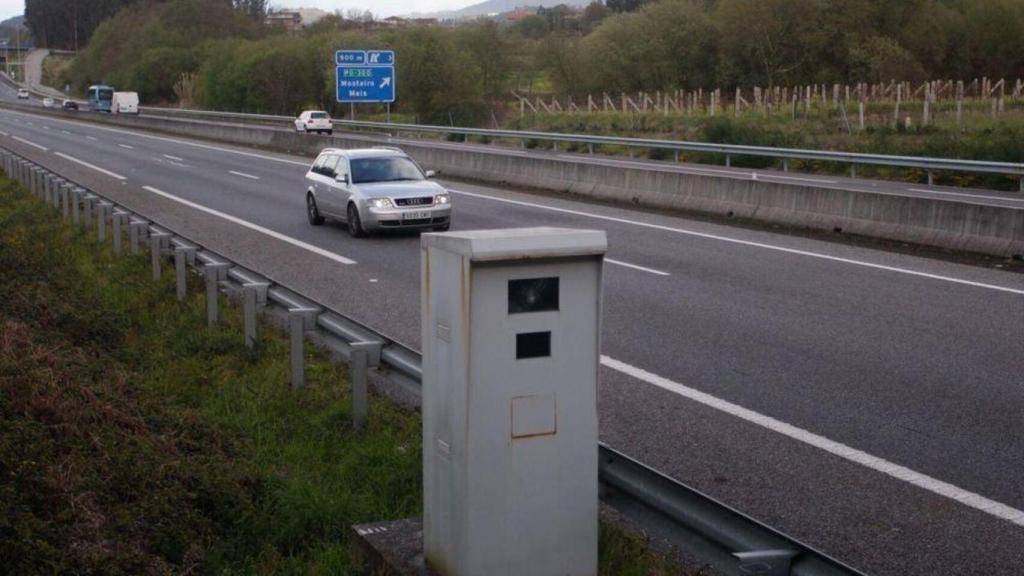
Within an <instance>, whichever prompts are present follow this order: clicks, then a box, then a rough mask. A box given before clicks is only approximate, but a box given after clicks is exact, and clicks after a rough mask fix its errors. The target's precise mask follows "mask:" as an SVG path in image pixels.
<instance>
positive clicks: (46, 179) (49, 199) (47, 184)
mask: <svg viewBox="0 0 1024 576" xmlns="http://www.w3.org/2000/svg"><path fill="white" fill-rule="evenodd" d="M53 178H54V176H53V174H50V173H48V172H46V173H43V199H44V200H45V201H46V203H47V204H51V205H52V204H53V196H51V194H52V193H53V192H52V191H53Z"/></svg>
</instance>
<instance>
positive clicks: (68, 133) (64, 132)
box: [61, 130, 71, 136]
mask: <svg viewBox="0 0 1024 576" xmlns="http://www.w3.org/2000/svg"><path fill="white" fill-rule="evenodd" d="M61 134H67V135H69V136H70V135H71V132H68V131H67V130H61Z"/></svg>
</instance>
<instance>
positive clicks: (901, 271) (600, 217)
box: [450, 189, 1024, 296]
mask: <svg viewBox="0 0 1024 576" xmlns="http://www.w3.org/2000/svg"><path fill="white" fill-rule="evenodd" d="M450 190H451V191H452V192H454V193H456V194H462V195H464V196H471V197H473V198H482V199H484V200H493V201H495V202H505V203H507V204H516V205H519V206H528V207H530V208H540V209H542V210H550V211H552V212H561V213H563V214H573V215H575V216H586V217H587V218H593V219H595V220H606V221H608V222H618V223H620V224H631V225H633V226H641V227H643V228H651V229H653V230H663V231H665V232H674V233H676V234H685V235H687V236H695V237H698V238H707V239H709V240H719V241H721V242H729V243H732V244H740V245H743V246H752V247H754V248H764V249H765V250H775V251H777V252H784V253H787V254H797V255H799V256H808V257H810V258H820V259H822V260H829V261H832V262H842V263H843V264H852V265H854V266H864V267H865V268H874V269H876V270H885V271H887V272H896V273H899V274H909V275H910V276H919V277H921V278H930V279H932V280H942V281H944V282H952V283H954V284H963V285H965V286H974V287H976V288H987V289H989V290H999V291H1000V292H1009V293H1010V294H1019V295H1021V296H1024V289H1020V288H1010V287H1008V286H999V285H996V284H987V283H985V282H974V281H973V280H964V279H962V278H953V277H952V276H942V275H940V274H929V273H928V272H918V271H917V270H909V269H907V268H897V267H895V266H886V265H884V264H875V263H874V262H865V261H863V260H852V259H850V258H841V257H839V256H829V255H828V254H820V253H818V252H808V251H807V250H797V249H795V248H786V247H784V246H775V245H773V244H763V243H761V242H753V241H751V240H740V239H738V238H729V237H728V236H719V235H717V234H708V233H706V232H696V231H693V230H686V229H684V228H673V227H671V226H663V225H661V224H651V223H649V222H640V221H639V220H629V219H627V218H616V217H614V216H605V215H603V214H594V213H592V212H582V211H580V210H570V209H568V208H556V207H554V206H545V205H543V204H535V203H533V202H523V201H522V200H511V199H508V198H497V197H495V196H488V195H486V194H477V193H475V192H465V191H463V190H454V189H450Z"/></svg>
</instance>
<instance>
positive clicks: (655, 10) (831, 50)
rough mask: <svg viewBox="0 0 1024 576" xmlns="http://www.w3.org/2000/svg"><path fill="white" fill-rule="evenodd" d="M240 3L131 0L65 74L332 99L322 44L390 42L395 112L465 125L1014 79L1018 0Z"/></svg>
mask: <svg viewBox="0 0 1024 576" xmlns="http://www.w3.org/2000/svg"><path fill="white" fill-rule="evenodd" d="M124 1H125V2H130V0H124ZM34 2H40V0H29V7H28V8H30V10H29V12H28V14H27V17H28V21H29V25H30V26H31V27H32V29H33V31H36V34H37V36H38V35H40V34H42V35H44V36H46V38H47V39H48V40H51V45H52V44H53V42H56V41H57V40H56V37H55V36H53V34H52V33H41V32H38V31H37V30H42V28H39V26H40V24H38V23H39V20H38V17H37V16H35V15H34V11H33V10H31V8H32V6H33V5H34V4H33V3H34ZM46 4H47V5H57V4H59V2H55V1H54V0H47V2H46ZM113 4H114V3H113V2H111V1H110V0H107V1H106V2H105V3H104V5H105V6H108V7H109V6H112V5H113ZM260 6H262V5H260ZM260 9H261V8H260ZM252 10H253V7H252V6H251V5H250V4H246V5H245V6H241V5H238V4H237V3H236V5H232V4H231V3H229V2H224V1H223V0H171V1H169V2H144V3H138V4H131V5H129V6H127V7H124V8H123V9H121V10H120V11H119V12H118V13H117V15H116V16H115V17H112V18H108V19H107V20H105V21H104V22H103V23H102V24H101V25H99V26H98V27H97V28H96V30H95V32H94V35H93V37H92V39H91V41H90V42H89V45H88V46H87V47H86V49H85V50H84V51H83V53H82V55H81V57H80V58H79V60H78V62H77V63H76V64H75V66H74V68H73V70H72V74H71V76H72V77H71V80H73V82H74V84H75V85H76V86H79V87H81V86H84V85H87V84H89V83H91V82H95V81H107V82H111V83H114V84H117V85H122V86H130V87H131V88H132V89H135V90H138V91H139V92H140V94H141V95H142V97H143V99H144V100H145V101H150V102H152V101H162V102H167V103H175V102H176V101H178V100H180V99H182V97H184V99H185V100H188V102H187V103H188V104H190V105H200V106H206V107H210V108H224V109H235V110H248V111H254V112H268V113H291V112H293V111H294V110H295V109H296V108H298V107H302V106H307V105H315V106H320V107H327V108H330V107H331V105H332V101H333V97H334V95H333V91H334V87H333V82H334V78H333V77H334V70H333V65H332V57H331V54H332V53H333V51H334V50H335V49H338V48H342V47H344V48H389V49H394V50H397V51H398V52H399V54H400V57H399V59H398V66H399V69H398V77H399V78H400V79H401V82H402V87H403V89H402V90H401V92H400V100H399V102H397V103H396V111H401V112H407V113H411V114H414V115H416V116H419V117H420V118H421V120H423V121H438V120H444V121H447V120H448V119H449V118H448V117H449V113H453V114H454V113H457V114H458V115H459V116H460V119H461V121H462V122H463V123H470V122H479V121H482V120H487V119H489V116H490V111H491V110H493V109H495V108H500V104H501V103H502V102H505V101H507V100H508V99H509V96H510V94H511V92H512V91H513V90H523V89H526V90H541V91H544V90H546V91H548V92H550V93H554V94H562V95H566V94H568V95H571V94H588V93H600V92H609V93H616V92H631V91H651V92H653V91H656V90H658V91H669V90H674V89H694V88H698V87H705V88H708V87H713V86H718V87H726V88H727V87H730V86H736V85H745V86H750V85H760V86H772V85H794V84H801V83H832V82H847V83H849V82H861V81H865V82H870V81H883V80H889V79H899V80H905V81H921V80H925V79H938V78H954V79H970V78H976V77H982V76H988V77H990V78H991V77H995V78H999V77H1011V78H1015V77H1022V76H1024V42H1022V41H1021V40H1020V39H1021V38H1024V2H1021V1H1020V0H660V1H652V2H648V3H646V4H642V5H639V4H637V3H635V2H634V3H631V2H628V1H625V0H615V1H609V3H608V6H604V5H601V4H596V3H595V4H593V5H592V6H590V7H587V8H586V9H583V10H576V9H572V8H569V7H566V6H561V7H555V8H547V9H544V8H542V9H540V10H538V11H537V13H536V14H532V15H529V16H527V17H525V18H521V19H518V20H516V21H514V22H498V21H495V20H491V19H480V20H472V21H466V22H462V23H460V24H458V25H450V26H441V25H432V26H431V25H409V26H384V25H382V24H381V23H380V22H374V21H373V20H372V19H369V18H368V17H363V18H360V19H350V18H344V17H341V16H339V15H331V16H329V17H326V18H323V19H321V20H320V21H319V22H317V23H316V24H315V25H313V26H310V27H308V28H306V29H305V30H303V31H302V32H301V33H299V34H288V33H284V32H282V31H280V30H275V29H273V28H269V27H266V26H263V25H262V24H261V22H260V21H259V19H258V18H252V17H251V16H252V14H253V13H252ZM258 11H259V10H258V9H257V12H258ZM616 11H617V12H616ZM90 12H91V11H90ZM99 14H100V12H97V13H94V15H95V16H96V17H99V16H98V15H99ZM47 34H48V35H47ZM60 38H61V41H63V42H66V41H67V36H66V34H65V35H62V36H60ZM183 83H184V84H183ZM176 85H178V86H179V90H177V91H176V90H175V86H176ZM181 88H185V89H184V90H182V89H181Z"/></svg>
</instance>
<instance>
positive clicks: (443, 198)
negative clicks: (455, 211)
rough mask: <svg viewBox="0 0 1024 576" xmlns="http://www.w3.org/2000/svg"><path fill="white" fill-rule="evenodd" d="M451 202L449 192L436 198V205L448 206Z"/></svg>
mask: <svg viewBox="0 0 1024 576" xmlns="http://www.w3.org/2000/svg"><path fill="white" fill-rule="evenodd" d="M451 201H452V199H451V196H449V195H448V193H447V192H445V193H444V194H438V195H437V196H434V204H448V203H450V202H451Z"/></svg>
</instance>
